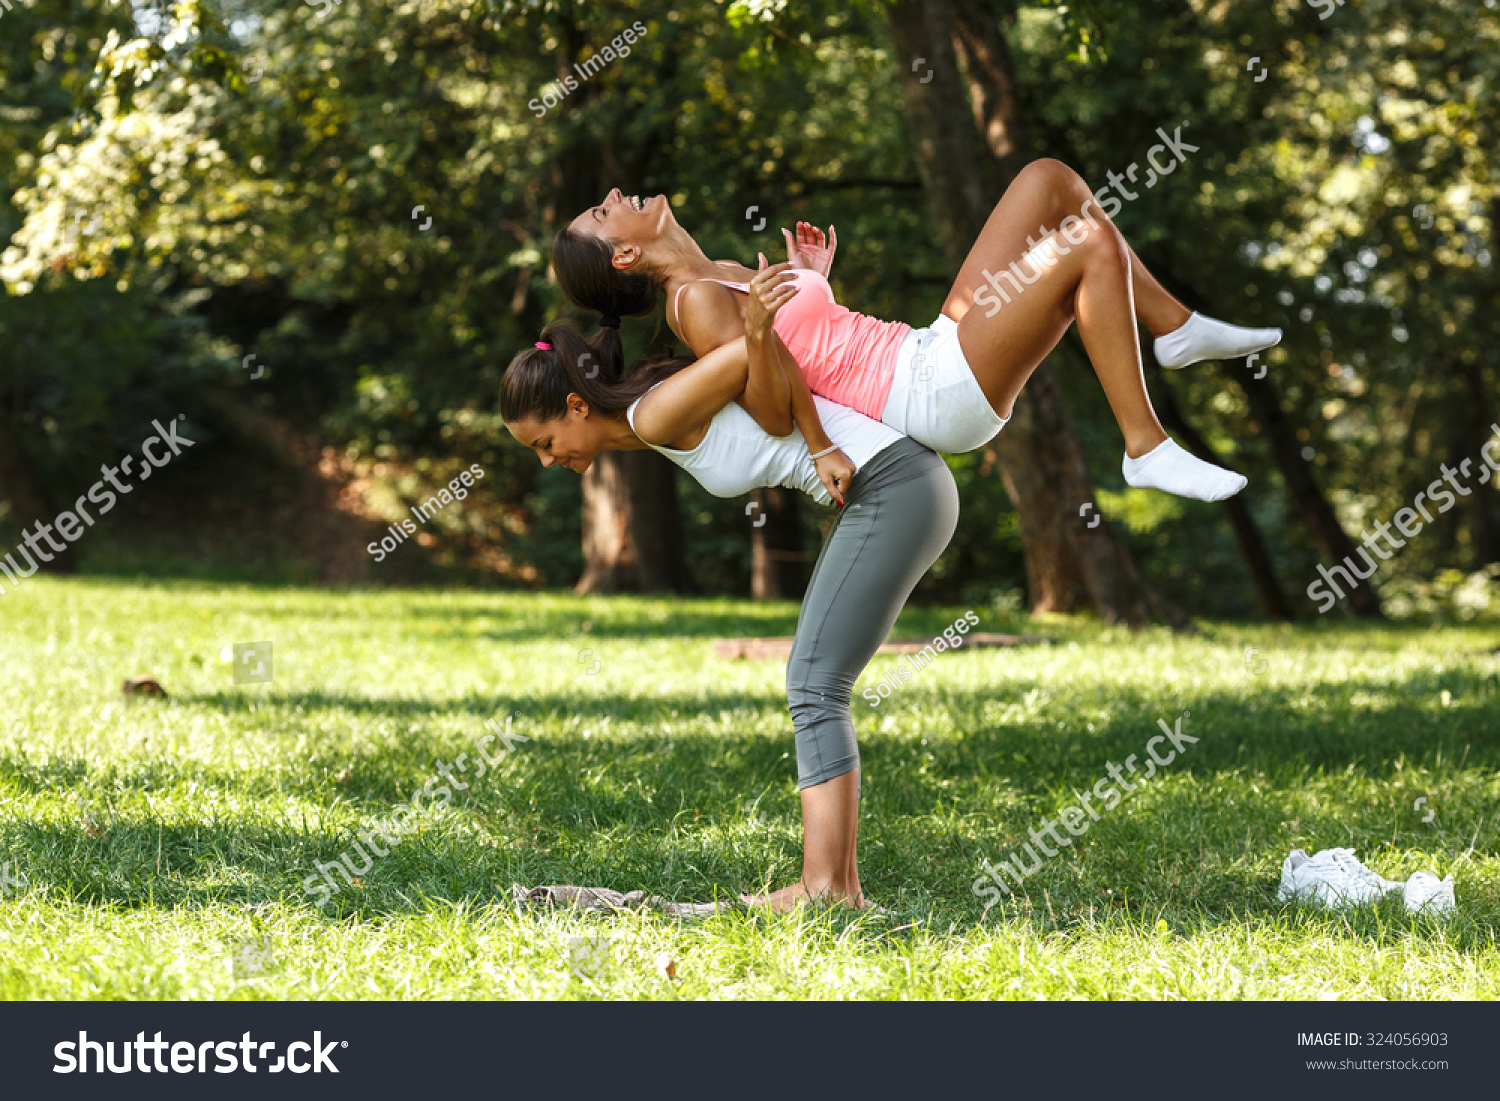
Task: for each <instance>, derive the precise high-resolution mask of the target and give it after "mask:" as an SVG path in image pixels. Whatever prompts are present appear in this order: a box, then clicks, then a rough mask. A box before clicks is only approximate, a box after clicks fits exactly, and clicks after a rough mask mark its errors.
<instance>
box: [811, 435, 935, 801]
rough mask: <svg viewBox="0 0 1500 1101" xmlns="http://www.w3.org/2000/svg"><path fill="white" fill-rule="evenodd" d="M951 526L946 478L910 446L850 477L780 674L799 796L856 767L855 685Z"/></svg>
mask: <svg viewBox="0 0 1500 1101" xmlns="http://www.w3.org/2000/svg"><path fill="white" fill-rule="evenodd" d="M957 525H958V487H957V486H955V485H954V484H953V475H952V474H951V473H950V472H949V470H948V466H947V464H946V463H944V462H943V460H942V459H940V458H938V456H937V455H935V454H933V453H932V452H931V451H929V450H928V449H927V448H925V447H923V446H922V445H921V444H919V443H917V442H916V441H915V440H912V439H908V438H907V437H905V436H903V437H902V438H901V439H900V440H898V441H897V442H896V443H893V444H891V445H890V446H889V447H887V448H886V449H885V450H884V451H882V452H880V453H879V454H878V455H876V456H875V457H874V458H873V459H871V460H870V461H869V462H868V463H866V464H865V466H864V468H863V469H862V470H860V471H859V472H858V473H857V474H855V476H854V480H853V481H852V482H851V483H850V486H849V492H848V493H847V494H846V495H845V497H844V508H843V511H842V512H841V513H840V515H839V517H838V519H837V520H835V521H834V524H833V529H832V530H831V531H830V532H829V533H828V538H827V539H826V540H825V541H824V543H823V549H822V551H821V552H820V553H819V554H818V562H817V565H815V566H814V567H813V572H812V579H811V580H810V581H809V582H808V585H807V595H806V596H805V597H804V598H803V600H802V611H801V613H800V614H799V615H798V617H797V637H796V640H795V641H794V642H793V643H792V656H791V659H790V660H789V661H788V662H787V667H786V697H787V702H788V703H790V704H791V711H792V725H793V726H794V727H795V728H796V731H797V787H798V788H799V789H800V788H806V787H811V786H812V785H814V784H821V783H824V782H825V781H828V780H832V779H833V778H834V777H835V776H840V775H842V774H843V773H845V772H848V771H850V770H851V769H856V768H858V767H859V744H858V742H857V741H856V740H855V737H854V719H853V716H851V715H850V713H849V698H850V696H851V695H852V694H853V692H854V682H855V681H856V680H858V679H859V675H860V673H862V672H864V669H865V666H866V665H868V664H869V662H870V659H871V658H872V657H874V656H875V651H876V650H878V649H879V648H880V644H881V643H882V642H884V641H885V638H886V635H888V634H889V633H890V630H891V628H892V627H893V626H895V623H896V616H897V615H898V614H899V613H900V611H901V608H902V605H904V604H905V603H906V598H907V597H908V596H910V595H911V591H912V590H913V589H914V588H916V586H917V582H918V581H919V580H921V577H922V575H923V574H924V573H926V572H927V570H928V568H929V567H931V565H932V564H933V563H934V562H935V561H937V557H938V555H940V554H942V553H943V548H945V547H946V546H947V545H948V540H949V539H951V538H953V530H954V528H955V527H957Z"/></svg>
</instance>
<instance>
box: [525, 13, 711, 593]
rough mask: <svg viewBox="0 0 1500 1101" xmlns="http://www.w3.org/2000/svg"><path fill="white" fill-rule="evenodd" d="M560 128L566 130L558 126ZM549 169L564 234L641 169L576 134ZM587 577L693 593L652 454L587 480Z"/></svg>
mask: <svg viewBox="0 0 1500 1101" xmlns="http://www.w3.org/2000/svg"><path fill="white" fill-rule="evenodd" d="M558 30H559V37H560V38H561V39H562V41H563V43H564V49H563V50H562V51H560V52H559V55H558V76H559V77H562V76H565V75H567V73H568V72H569V71H570V69H569V63H570V62H571V61H572V60H573V59H574V58H575V57H577V56H578V55H579V54H580V53H581V52H582V51H583V49H584V48H585V47H586V45H587V41H588V40H587V38H586V37H585V36H584V35H583V34H582V32H580V31H579V29H578V27H577V25H576V24H575V23H573V21H572V19H571V18H570V17H568V16H567V15H565V14H563V15H560V16H559V22H558ZM598 94H599V93H598V89H597V87H595V85H594V84H585V85H584V87H583V88H581V89H580V90H579V92H578V94H577V95H574V96H569V97H567V98H566V99H565V100H564V101H563V106H562V112H563V114H564V117H566V116H567V115H569V114H571V113H573V112H574V111H576V110H577V109H578V108H579V107H581V106H582V105H583V104H585V103H588V102H591V101H592V100H593V99H594V98H596V97H597V95H598ZM560 124H561V123H560ZM574 132H575V134H576V136H575V137H574V139H573V140H572V141H571V142H570V143H569V144H568V145H567V146H566V147H565V148H564V149H563V150H562V151H561V152H560V153H559V155H558V156H557V157H555V158H554V159H553V162H552V201H551V205H550V207H549V209H548V210H547V222H548V224H550V225H552V226H554V227H556V228H561V227H562V226H564V225H566V224H567V223H568V222H570V221H571V220H572V219H573V216H574V215H576V214H577V213H578V212H579V211H580V210H583V209H584V208H585V207H587V206H588V205H589V204H590V203H593V202H597V201H598V199H599V197H600V196H601V195H603V194H604V191H605V180H606V179H608V180H610V181H611V183H612V185H616V186H619V187H621V188H624V189H625V190H626V191H630V190H632V189H633V188H634V186H635V184H634V180H635V179H636V178H637V177H638V175H639V171H640V167H641V166H638V165H630V164H622V163H621V161H620V157H619V156H618V155H617V154H616V152H615V149H614V146H613V145H612V144H610V143H606V142H602V141H600V140H598V138H597V137H596V136H595V135H594V134H593V133H591V132H585V131H583V130H581V129H579V128H576V126H575V130H574ZM583 562H584V568H583V576H582V577H581V578H580V579H579V581H578V584H577V586H576V587H575V591H577V592H580V593H592V592H622V591H636V592H663V591H667V592H688V591H690V590H691V589H692V575H691V573H690V572H689V570H688V568H687V560H686V558H685V557H684V556H683V549H682V524H681V519H680V517H679V515H678V507H677V478H676V468H675V467H674V466H673V465H672V464H671V463H670V462H668V461H667V459H665V458H664V457H663V456H661V455H658V454H657V453H656V452H654V451H620V452H603V453H601V454H600V455H599V457H598V458H597V459H595V460H594V464H593V466H591V467H590V468H589V470H588V472H587V473H586V474H584V476H583Z"/></svg>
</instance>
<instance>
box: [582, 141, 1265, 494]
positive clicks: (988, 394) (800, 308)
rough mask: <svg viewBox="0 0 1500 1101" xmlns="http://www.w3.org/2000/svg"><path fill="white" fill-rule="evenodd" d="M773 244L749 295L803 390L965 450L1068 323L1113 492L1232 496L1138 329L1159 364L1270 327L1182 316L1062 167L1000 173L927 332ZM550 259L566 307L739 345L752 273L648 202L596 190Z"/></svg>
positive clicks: (1237, 352) (663, 207) (1232, 352)
mask: <svg viewBox="0 0 1500 1101" xmlns="http://www.w3.org/2000/svg"><path fill="white" fill-rule="evenodd" d="M1049 227H1051V228H1049ZM1037 237H1040V240H1037V239H1036V238H1037ZM787 243H788V251H789V253H790V255H791V260H790V261H789V264H788V267H789V269H790V270H788V271H786V272H784V273H782V278H781V280H780V282H779V284H778V283H777V282H776V281H767V282H764V283H763V284H762V286H763V288H764V289H763V290H762V293H763V294H772V295H785V294H786V293H788V290H790V291H791V297H790V299H789V300H785V299H783V301H782V307H781V309H780V312H779V314H778V316H777V320H776V324H775V327H774V331H775V340H776V343H777V344H778V345H780V346H781V347H779V348H778V349H777V351H778V352H782V351H783V350H784V352H785V354H787V355H789V356H790V357H791V358H792V359H794V360H795V362H796V363H797V365H798V366H799V367H800V368H801V371H802V374H803V375H804V376H805V378H806V380H807V384H808V386H809V388H810V389H811V391H812V392H813V393H815V394H819V395H821V396H823V397H825V398H828V399H830V400H832V401H836V402H839V403H841V404H844V405H848V406H850V407H852V408H854V409H857V410H859V411H860V412H862V413H864V414H866V415H867V416H870V417H873V418H875V419H878V420H883V421H885V422H886V423H887V424H890V425H891V426H892V427H895V428H897V429H899V430H900V431H903V432H905V433H906V434H908V435H910V436H911V437H912V438H913V439H916V440H918V441H919V442H921V443H924V444H926V445H927V446H929V447H932V448H934V449H935V450H946V451H960V450H970V449H972V448H974V447H977V446H980V445H982V444H983V443H984V442H985V441H986V440H987V439H989V438H990V437H992V436H993V435H994V433H995V432H997V431H999V429H1000V427H1001V426H1003V425H1004V423H1005V421H1006V420H1007V419H1008V418H1009V417H1010V414H1011V409H1012V407H1013V406H1014V404H1015V400H1016V396H1017V395H1018V394H1019V393H1020V391H1021V388H1022V387H1023V386H1024V385H1025V383H1026V380H1027V379H1028V378H1030V376H1031V373H1032V372H1033V371H1034V370H1036V368H1037V366H1038V365H1039V364H1040V363H1041V362H1042V360H1043V359H1044V358H1045V357H1046V355H1047V353H1048V352H1050V351H1051V350H1052V349H1053V348H1054V347H1055V346H1056V345H1057V344H1058V342H1059V341H1060V340H1061V339H1062V336H1063V334H1064V333H1065V332H1066V331H1067V328H1068V326H1069V325H1071V324H1073V323H1074V322H1075V321H1076V322H1077V324H1078V328H1079V334H1080V335H1081V336H1082V338H1083V343H1084V346H1085V348H1086V349H1087V351H1088V355H1089V359H1090V361H1091V362H1092V364H1093V366H1094V370H1095V372H1096V373H1097V374H1098V377H1099V380H1100V382H1101V383H1102V385H1103V387H1104V391H1105V394H1106V396H1107V397H1108V399H1109V403H1110V408H1111V409H1112V410H1113V412H1114V414H1115V419H1116V421H1117V422H1118V423H1119V426H1120V430H1121V432H1122V433H1123V435H1124V438H1125V459H1124V463H1123V472H1124V474H1125V480H1126V482H1127V483H1128V484H1130V485H1135V486H1148V487H1152V488H1157V489H1162V490H1165V491H1167V492H1170V493H1175V494H1178V495H1180V496H1187V497H1196V498H1199V499H1202V500H1219V499H1221V498H1223V497H1227V496H1230V495H1231V494H1233V493H1237V492H1238V491H1239V490H1240V489H1241V488H1243V486H1244V485H1245V479H1244V478H1242V477H1241V476H1240V475H1238V474H1234V473H1232V472H1231V471H1227V470H1224V469H1222V468H1220V467H1217V466H1214V465H1212V464H1210V463H1205V462H1203V461H1202V460H1200V459H1197V458H1195V457H1194V456H1192V455H1189V454H1188V453H1187V452H1186V451H1183V450H1182V449H1181V448H1180V447H1178V446H1177V444H1176V443H1174V442H1173V441H1172V440H1171V439H1170V438H1169V437H1168V436H1167V433H1166V431H1165V430H1164V429H1163V428H1162V426H1161V422H1160V421H1159V420H1158V419H1157V417H1156V413H1155V411H1154V410H1153V409H1152V406H1151V399H1150V398H1149V397H1148V396H1147V394H1146V385H1145V378H1144V374H1143V371H1142V367H1141V357H1140V349H1139V344H1138V336H1137V329H1136V323H1137V321H1140V322H1143V323H1144V324H1145V325H1146V327H1147V328H1148V329H1149V330H1150V331H1151V333H1152V334H1153V336H1155V337H1156V344H1155V351H1156V354H1157V358H1158V360H1159V361H1160V362H1161V364H1162V366H1164V367H1172V368H1176V367H1185V366H1187V365H1188V364H1190V363H1196V362H1199V361H1201V360H1205V359H1227V358H1233V357H1237V356H1244V355H1248V354H1250V353H1251V352H1254V351H1259V350H1261V349H1264V348H1267V347H1270V346H1271V345H1273V344H1275V343H1277V342H1278V341H1279V340H1280V339H1281V331H1280V330H1279V329H1245V328H1240V327H1238V326H1234V325H1227V324H1225V323H1223V322H1220V321H1215V320H1213V319H1211V318H1208V317H1205V316H1203V315H1202V314H1198V313H1193V312H1190V311H1189V310H1188V309H1187V308H1186V307H1184V306H1183V305H1182V304H1181V303H1180V302H1178V301H1177V300H1176V299H1175V298H1173V297H1172V296H1171V295H1170V294H1168V293H1167V292H1166V290H1164V289H1163V288H1162V286H1161V285H1160V284H1159V283H1158V282H1157V281H1156V280H1155V279H1154V278H1153V277H1152V275H1151V273H1150V272H1149V271H1147V270H1146V267H1145V265H1143V264H1142V263H1141V261H1140V259H1139V258H1138V257H1137V256H1136V255H1135V252H1134V251H1133V250H1132V249H1131V248H1130V246H1129V245H1128V244H1127V243H1126V241H1125V239H1124V237H1123V236H1122V235H1121V234H1120V231H1119V230H1118V229H1117V228H1116V227H1115V225H1114V223H1113V222H1112V221H1110V219H1109V218H1108V216H1107V215H1106V214H1105V213H1104V212H1103V210H1101V209H1100V207H1099V205H1098V201H1097V200H1096V199H1095V196H1094V194H1093V192H1091V191H1090V190H1089V188H1088V185H1087V184H1086V183H1085V182H1084V181H1083V179H1082V178H1081V177H1079V175H1078V174H1077V173H1076V172H1074V171H1073V170H1072V169H1070V168H1068V167H1067V166H1066V165H1064V164H1063V163H1061V162H1060V161H1056V160H1051V159H1043V160H1038V161H1035V162H1033V163H1032V164H1030V165H1028V166H1027V167H1026V168H1025V169H1023V170H1022V171H1021V172H1020V173H1019V174H1018V175H1017V176H1016V178H1015V180H1014V181H1013V182H1012V183H1011V185H1010V187H1009V188H1008V189H1007V190H1006V192H1005V194H1004V195H1003V196H1002V197H1001V199H1000V202H999V203H998V204H997V205H996V207H995V210H994V212H993V213H992V214H991V216H990V218H989V220H988V221H987V222H986V224H985V227H984V229H983V231H982V232H981V233H980V235H979V238H978V240H977V241H975V242H974V244H973V246H972V247H971V249H970V251H969V255H968V257H967V259H966V260H965V261H964V264H963V267H962V268H961V269H960V271H959V274H958V278H957V279H956V280H955V281H954V283H953V286H952V288H951V289H950V291H949V293H948V297H947V299H946V301H945V302H944V305H943V311H942V315H941V316H940V317H939V318H938V319H937V320H936V321H935V322H934V323H933V325H932V326H930V327H928V328H926V329H919V330H912V329H910V328H909V326H907V325H904V324H901V323H899V322H887V321H882V320H880V319H878V318H873V317H869V316H866V315H863V314H859V313H856V312H854V311H851V310H848V309H846V308H845V307H843V306H840V305H839V304H838V303H837V302H836V301H834V298H833V294H832V291H831V289H830V288H829V285H828V280H827V271H828V264H829V263H831V261H832V249H824V248H823V239H822V233H821V232H820V231H814V230H811V229H810V227H799V233H798V240H797V241H795V242H794V241H793V240H792V238H791V237H790V235H788V238H787ZM553 266H554V268H555V270H556V271H557V275H558V281H559V282H560V283H561V285H562V288H563V292H564V293H565V294H566V295H567V296H568V298H569V299H570V300H571V301H572V302H573V303H574V304H575V305H578V306H581V307H583V308H585V309H591V310H595V311H598V312H599V313H601V314H604V315H605V318H606V320H608V319H610V318H619V317H621V316H641V315H645V314H649V313H651V312H652V311H653V310H654V309H655V306H656V302H657V296H658V292H659V291H661V292H665V294H666V298H667V303H668V310H667V321H668V324H669V325H671V327H672V329H673V331H674V332H676V333H677V335H678V336H679V337H681V338H682V339H683V340H684V341H685V342H686V343H687V344H688V346H689V347H690V348H692V350H693V352H694V353H695V354H697V355H704V354H706V353H708V352H709V351H712V350H713V349H715V348H718V347H721V346H722V345H724V344H725V343H728V342H729V341H732V340H735V339H737V338H739V337H740V336H741V335H743V332H744V310H745V306H746V296H747V295H748V294H749V293H751V292H750V291H749V290H748V289H747V287H746V284H747V283H748V281H749V279H750V277H751V276H752V275H753V274H754V272H753V271H752V270H751V269H749V268H744V267H741V266H740V265H737V264H724V263H722V262H720V263H715V262H714V261H712V260H710V259H709V258H708V257H707V256H706V255H705V254H704V252H703V250H702V249H701V248H699V247H698V243H697V242H696V241H695V240H694V239H693V238H692V236H691V235H690V234H689V233H688V232H687V231H686V230H684V229H683V228H682V227H681V226H680V225H679V224H678V223H677V220H676V218H675V217H674V216H673V213H672V209H671V205H670V204H669V203H668V201H667V199H666V196H664V195H657V196H655V197H653V198H650V199H646V200H642V199H640V198H639V197H636V196H626V195H623V194H621V192H620V191H619V190H618V189H616V190H613V191H611V192H610V193H609V194H608V195H606V196H605V197H604V199H603V201H602V202H601V203H600V204H599V205H598V206H595V207H591V208H590V209H588V210H585V211H584V212H583V213H582V214H580V215H578V217H576V218H575V219H574V220H573V221H572V223H571V224H570V225H569V226H568V227H567V228H565V229H563V230H562V231H560V232H559V233H558V234H557V238H556V240H555V242H554V248H553ZM997 272H998V274H996V273H997ZM976 307H978V308H976ZM616 323H617V322H616ZM950 429H952V430H953V431H950Z"/></svg>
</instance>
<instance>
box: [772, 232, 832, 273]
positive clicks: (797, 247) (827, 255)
mask: <svg viewBox="0 0 1500 1101" xmlns="http://www.w3.org/2000/svg"><path fill="white" fill-rule="evenodd" d="M781 235H782V236H783V237H785V238H786V257H787V262H788V263H789V264H791V265H792V267H794V268H807V269H808V270H809V271H815V272H817V273H818V274H819V275H821V276H822V277H823V278H824V279H827V278H828V271H829V269H830V268H832V267H833V254H834V253H835V252H837V251H838V248H839V234H838V230H836V229H834V228H833V227H832V226H829V227H828V236H827V237H824V236H823V231H822V230H821V229H819V228H818V227H817V226H812V225H808V224H807V223H806V222H798V223H797V239H796V240H795V241H793V240H792V232H791V230H789V229H786V228H784V227H783V229H782V231H781Z"/></svg>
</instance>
